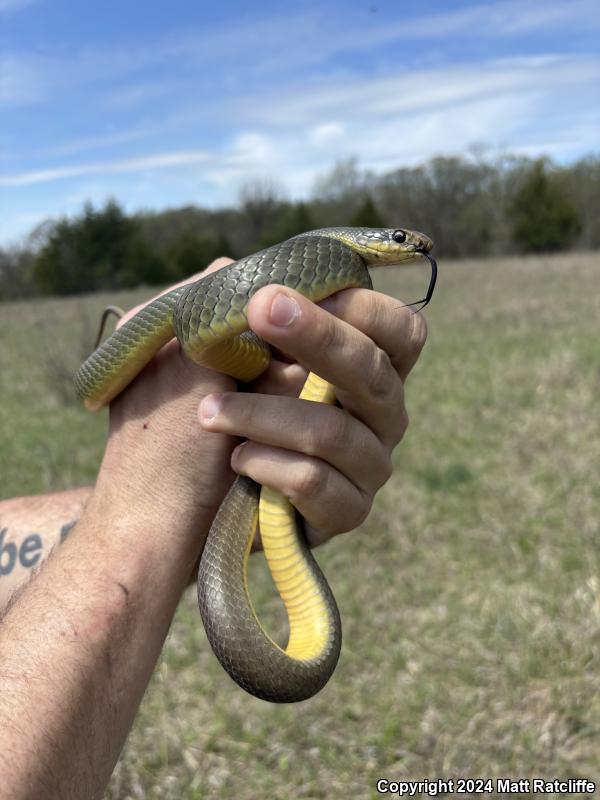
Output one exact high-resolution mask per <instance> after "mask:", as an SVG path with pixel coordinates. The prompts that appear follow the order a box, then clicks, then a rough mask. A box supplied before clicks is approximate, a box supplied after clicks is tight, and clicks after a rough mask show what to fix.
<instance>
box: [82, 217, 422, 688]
mask: <svg viewBox="0 0 600 800" xmlns="http://www.w3.org/2000/svg"><path fill="white" fill-rule="evenodd" d="M432 246H433V243H432V242H431V240H430V239H429V238H428V237H427V236H425V235H424V234H422V233H418V232H416V231H409V230H405V229H381V228H375V229H371V228H323V229H320V230H316V231H310V232H308V233H302V234H299V235H298V236H294V237H292V238H291V239H288V240H287V241H285V242H282V243H281V244H278V245H274V246H273V247H268V248H267V249H265V250H262V251H260V252H258V253H255V254H253V255H250V256H247V257H246V258H242V259H241V260H239V261H236V262H234V263H233V264H230V265H229V266H227V267H225V268H223V269H221V270H219V271H217V272H215V273H212V274H210V275H207V276H206V277H204V278H200V279H199V280H198V281H195V282H194V283H189V284H187V285H185V286H181V287H178V288H176V289H173V290H172V291H170V292H167V293H166V294H164V295H162V296H160V297H158V298H156V299H155V300H153V301H152V302H150V303H149V304H148V305H146V306H145V307H144V308H143V309H141V310H140V311H139V312H138V313H137V314H136V315H135V316H134V317H132V318H131V319H129V320H128V321H127V322H126V323H125V324H124V325H123V326H122V327H120V328H118V329H117V330H116V331H115V332H114V333H113V334H112V335H111V336H110V337H109V338H108V339H106V340H105V341H104V342H103V343H102V344H101V345H100V346H99V347H98V348H97V349H96V350H95V351H94V352H93V353H92V354H91V355H90V356H89V358H88V359H87V360H86V361H85V362H84V363H83V364H82V366H81V367H80V368H79V370H78V372H77V374H76V376H75V384H76V388H77V392H78V394H79V396H80V397H81V399H82V400H83V401H84V403H85V405H86V406H87V408H89V409H90V410H97V409H99V408H101V407H102V406H104V405H106V404H107V403H109V402H110V401H111V400H112V399H113V398H114V397H116V396H117V395H118V394H119V393H120V392H121V391H122V390H123V389H124V388H125V387H126V386H127V385H128V384H129V383H130V382H131V381H132V380H133V379H134V378H135V376H136V375H137V374H138V373H139V372H140V370H141V369H142V368H143V367H144V366H145V365H146V364H147V363H148V362H149V361H150V360H151V359H152V357H153V356H154V355H155V354H156V352H157V351H158V350H159V349H160V348H161V347H162V346H163V345H164V344H166V343H167V342H168V341H169V340H170V339H172V338H173V337H174V336H176V337H177V339H178V340H179V342H180V345H181V347H182V349H183V351H184V353H185V354H186V355H187V356H188V357H189V358H191V359H192V360H193V361H194V362H196V363H198V364H202V365H204V366H208V367H211V368H213V369H216V370H218V371H220V372H224V373H226V374H228V375H231V376H233V377H234V378H237V379H238V380H240V381H244V382H247V381H250V380H253V379H254V378H255V377H257V376H258V375H259V374H260V373H261V372H262V371H263V370H264V369H266V367H267V366H268V364H269V361H270V351H269V348H268V346H267V345H266V343H264V342H263V341H262V340H260V339H259V338H258V337H257V336H256V335H255V334H254V333H252V332H251V331H249V330H248V321H247V313H246V312H247V308H248V302H249V300H250V298H251V297H252V296H253V295H254V293H255V292H257V291H258V290H259V289H260V288H261V287H263V286H266V285H267V284H282V285H284V286H287V287H289V288H291V289H295V290H297V291H298V292H300V293H301V294H303V295H305V296H306V297H307V298H309V299H310V300H312V301H314V302H318V301H319V300H323V299H324V298H326V297H328V296H329V295H331V294H334V293H335V292H338V291H340V290H341V289H346V288H350V287H363V288H372V284H371V279H370V276H369V272H368V267H375V266H378V265H388V264H394V265H399V264H404V263H407V262H412V261H415V260H418V259H425V260H427V261H428V262H429V263H430V264H431V268H432V278H431V282H430V285H429V290H428V293H427V297H426V298H425V300H424V302H427V301H428V300H429V298H430V297H431V293H432V291H433V286H434V284H435V276H436V274H437V268H436V264H435V261H434V259H433V258H432V257H431V256H430V255H429V251H430V250H431V248H432ZM300 397H301V398H304V399H307V400H313V401H317V402H328V403H333V402H335V395H334V391H333V387H332V386H331V385H330V384H328V383H327V382H326V381H324V380H323V379H321V378H319V377H318V376H317V375H314V374H313V373H310V374H309V376H308V379H307V381H306V384H305V386H304V388H303V390H302V393H301V395H300ZM258 524H259V525H260V532H261V539H262V543H263V548H264V551H265V556H266V558H267V562H268V565H269V569H270V570H271V574H272V576H273V579H274V581H275V585H276V586H277V589H278V591H279V594H280V595H281V598H282V600H283V602H284V605H285V607H286V611H287V615H288V622H289V638H288V643H287V647H286V648H285V649H283V648H281V647H280V646H279V645H278V644H276V643H275V642H274V641H273V640H272V639H271V638H270V637H269V635H268V634H267V633H266V632H265V630H264V628H263V627H262V625H261V624H260V621H259V620H258V618H257V616H256V614H255V612H254V609H253V607H252V602H251V600H250V596H249V592H248V585H247V562H248V557H249V554H250V549H251V546H252V541H253V538H254V535H255V532H256V529H257V525H258ZM198 603H199V608H200V613H201V615H202V620H203V622H204V626H205V629H206V633H207V636H208V639H209V641H210V644H211V646H212V648H213V650H214V652H215V654H216V655H217V657H218V659H219V661H220V662H221V664H222V665H223V667H224V668H225V669H226V670H227V672H228V673H229V674H230V675H231V676H232V678H233V679H234V680H235V681H236V682H237V683H238V684H239V685H240V686H241V687H242V688H244V689H245V690H246V691H248V692H250V693H251V694H253V695H256V696H257V697H260V698H262V699H265V700H270V701H271V702H279V703H284V702H295V701H299V700H304V699H306V698H308V697H311V696H312V695H314V694H315V693H316V692H318V691H319V690H320V689H321V688H322V687H323V686H324V685H325V684H326V683H327V681H328V680H329V678H330V676H331V674H332V673H333V670H334V669H335V666H336V663H337V660H338V657H339V653H340V647H341V623H340V615H339V612H338V609H337V605H336V602H335V599H334V597H333V594H332V592H331V590H330V588H329V585H328V584H327V581H326V580H325V578H324V576H323V574H322V572H321V571H320V569H319V567H318V565H317V563H316V561H315V559H314V558H313V556H312V554H311V552H310V550H309V549H308V547H307V545H306V542H305V539H304V535H303V531H302V520H301V518H300V517H299V515H298V513H297V512H296V511H295V509H294V508H293V507H292V506H291V504H290V502H289V501H288V500H287V498H285V497H283V496H282V495H280V494H279V493H277V492H275V491H273V490H271V489H268V488H266V487H261V486H259V485H258V484H256V483H254V481H252V480H251V479H249V478H247V477H238V478H237V479H236V480H235V481H234V483H233V485H232V487H231V489H230V491H229V493H228V494H227V496H226V498H225V500H224V501H223V503H222V504H221V507H220V509H219V511H218V513H217V515H216V517H215V519H214V522H213V525H212V527H211V530H210V532H209V535H208V539H207V541H206V545H205V547H204V552H203V555H202V559H201V563H200V568H199V571H198Z"/></svg>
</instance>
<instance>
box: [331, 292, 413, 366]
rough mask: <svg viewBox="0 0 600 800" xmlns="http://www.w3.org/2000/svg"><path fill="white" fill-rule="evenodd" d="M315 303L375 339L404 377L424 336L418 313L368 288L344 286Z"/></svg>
mask: <svg viewBox="0 0 600 800" xmlns="http://www.w3.org/2000/svg"><path fill="white" fill-rule="evenodd" d="M319 305H320V306H321V307H322V308H324V309H326V310H327V311H329V313H330V314H334V315H335V316H336V317H338V318H339V319H343V320H344V321H345V322H347V323H348V324H350V325H353V326H354V327H355V328H358V330H360V331H362V332H363V333H364V334H366V335H367V336H368V337H369V338H370V339H372V340H373V341H374V342H376V343H377V344H378V345H379V347H381V349H382V350H384V351H385V352H386V353H387V354H388V356H389V357H390V361H391V362H392V364H393V366H394V368H395V369H396V371H397V372H398V374H399V375H400V378H401V379H402V381H403V382H404V381H405V380H406V378H407V377H408V374H409V373H410V371H411V369H412V368H413V367H414V365H415V364H416V362H417V359H418V358H419V354H420V353H421V350H422V349H423V347H424V346H425V341H426V339H427V324H426V322H425V317H423V315H422V314H419V313H416V314H415V313H414V312H413V311H412V310H411V309H410V308H407V307H406V306H401V305H400V304H399V302H398V300H397V299H396V298H394V297H389V296H388V295H385V294H381V293H380V292H374V291H370V290H368V289H346V290H344V291H342V292H338V293H337V294H334V295H332V296H331V297H328V298H327V299H326V300H323V301H322V302H321V303H319Z"/></svg>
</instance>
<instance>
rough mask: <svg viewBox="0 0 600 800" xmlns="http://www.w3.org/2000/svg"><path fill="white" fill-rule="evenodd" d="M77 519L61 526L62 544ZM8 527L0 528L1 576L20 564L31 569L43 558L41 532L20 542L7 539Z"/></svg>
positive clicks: (60, 537)
mask: <svg viewBox="0 0 600 800" xmlns="http://www.w3.org/2000/svg"><path fill="white" fill-rule="evenodd" d="M76 522H77V520H72V521H71V522H66V523H65V524H64V525H62V526H61V529H60V534H59V541H60V543H61V544H62V542H64V540H65V539H66V538H67V536H68V535H69V533H70V532H71V530H72V529H73V528H74V526H75V524H76ZM7 533H8V528H0V578H2V577H3V576H4V575H10V574H11V572H12V571H13V570H14V568H15V567H16V566H17V565H18V564H20V565H21V566H22V567H25V569H31V568H32V567H35V566H36V564H38V563H39V561H40V559H41V558H42V553H43V549H44V543H43V541H42V537H41V534H39V533H30V534H29V535H28V536H26V537H25V538H24V539H23V540H22V541H21V542H20V543H19V542H8V541H5V539H6V535H7Z"/></svg>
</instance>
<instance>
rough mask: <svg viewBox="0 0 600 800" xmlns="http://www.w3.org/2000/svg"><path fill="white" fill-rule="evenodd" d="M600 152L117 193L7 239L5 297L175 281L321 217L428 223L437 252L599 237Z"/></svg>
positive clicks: (558, 246)
mask: <svg viewBox="0 0 600 800" xmlns="http://www.w3.org/2000/svg"><path fill="white" fill-rule="evenodd" d="M599 218H600V158H599V157H597V156H594V157H588V158H584V159H580V160H579V161H577V162H575V163H573V164H570V165H566V166H558V165H556V164H554V163H553V162H552V161H550V160H549V159H547V158H539V159H528V158H519V157H514V156H505V157H502V158H500V159H496V160H495V161H489V160H486V159H485V158H477V157H475V156H472V157H462V158H461V157H452V158H449V157H438V158H434V159H432V160H431V161H429V162H427V163H426V164H423V165H420V166H416V167H402V168H399V169H395V170H392V171H389V172H386V173H384V174H374V173H371V172H369V171H366V170H361V169H360V168H359V167H358V165H357V163H356V161H355V160H353V159H351V160H348V161H345V162H341V163H339V164H337V165H336V166H335V167H334V168H333V169H332V170H331V171H330V172H329V173H327V174H326V175H323V176H322V177H321V178H319V179H318V181H317V182H316V184H315V188H314V192H313V194H312V197H311V198H310V199H309V200H306V201H302V202H294V201H290V200H289V199H286V198H285V196H284V195H283V193H282V191H281V190H280V189H279V188H278V187H277V186H275V185H273V184H270V183H268V182H256V183H253V184H249V185H247V186H246V187H245V188H244V189H243V191H242V192H241V193H240V198H239V203H238V205H237V206H236V207H234V208H225V209H219V210H208V209H203V208H199V207H195V206H187V207H185V208H180V209H176V210H169V211H163V212H156V213H150V212H143V213H137V214H133V215H127V214H126V213H125V212H124V210H123V209H122V208H121V207H120V205H119V204H118V203H117V202H116V201H114V200H111V201H109V202H107V203H106V204H105V205H104V206H102V207H99V208H94V207H93V206H92V205H91V204H87V205H86V206H85V207H84V208H83V210H82V212H81V213H80V214H79V215H78V216H76V217H75V218H63V219H59V220H56V221H48V222H45V223H43V224H42V225H41V226H38V228H36V230H35V231H34V232H33V233H32V234H31V235H30V236H29V237H28V238H27V239H26V240H25V242H24V244H23V245H21V246H19V247H13V248H4V249H2V248H0V300H1V299H11V298H17V297H27V296H34V295H44V294H46V295H53V294H61V295H67V294H78V293H81V292H91V291H96V290H111V289H119V288H126V287H133V286H138V285H140V284H168V283H169V282H174V281H176V280H180V279H182V278H185V277H187V276H189V275H191V274H193V273H195V272H199V271H201V270H202V269H204V268H205V267H206V265H207V264H209V263H210V262H211V261H212V260H214V259H215V258H217V257H218V256H222V255H227V256H230V257H231V258H240V257H242V256H243V255H246V254H248V253H252V252H254V251H256V250H259V249H262V248H264V247H268V246H269V245H271V244H275V243H276V242H279V241H283V240H284V239H287V238H289V237H290V236H293V235H294V234H296V233H300V232H302V231H305V230H310V229H313V228H320V227H326V226H330V225H358V226H363V225H364V226H370V227H406V228H414V229H417V230H421V231H424V232H425V233H427V234H428V235H429V236H431V238H433V240H434V242H435V253H436V255H437V256H438V257H440V258H463V257H470V256H493V255H501V254H509V253H524V254H527V253H543V252H555V251H559V250H565V249H581V250H593V249H598V248H600V226H599V225H598V224H597V220H598V219H599Z"/></svg>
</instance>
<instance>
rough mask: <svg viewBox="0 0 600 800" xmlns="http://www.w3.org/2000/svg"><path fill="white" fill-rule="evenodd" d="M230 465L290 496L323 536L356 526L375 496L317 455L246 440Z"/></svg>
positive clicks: (306, 518) (238, 471)
mask: <svg viewBox="0 0 600 800" xmlns="http://www.w3.org/2000/svg"><path fill="white" fill-rule="evenodd" d="M231 466H232V468H233V470H234V471H235V472H237V473H238V474H239V475H247V476H248V477H250V478H252V479H253V480H255V481H256V482H257V483H260V484H262V485H263V486H268V487H270V488H271V489H275V490H276V491H279V492H281V493H282V494H283V495H285V496H286V497H288V498H289V500H290V502H291V503H292V505H293V506H294V507H295V508H297V509H298V511H299V512H300V513H301V514H302V516H303V517H304V519H305V520H306V521H307V523H308V524H309V525H310V526H312V527H314V528H315V529H317V530H318V531H319V535H320V536H321V537H323V538H327V537H329V536H333V535H335V534H336V533H343V532H345V531H350V530H353V529H354V528H356V527H358V525H360V524H361V523H362V522H364V520H365V519H366V518H367V516H368V514H369V511H370V509H371V503H372V497H371V495H370V494H368V493H365V492H361V491H360V490H359V489H358V488H357V487H356V486H355V484H353V483H352V481H349V480H348V479H347V478H346V477H345V476H344V475H342V473H341V472H338V470H336V469H335V468H334V467H332V466H331V465H329V464H326V463H325V462H324V461H321V460H320V459H318V458H311V457H310V456H306V455H304V454H303V453H297V452H295V451H291V450H281V449H278V448H275V447H269V446H268V445H264V444H259V443H257V442H245V443H244V444H242V445H239V446H238V447H237V448H236V449H235V450H234V452H233V455H232V461H231Z"/></svg>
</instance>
